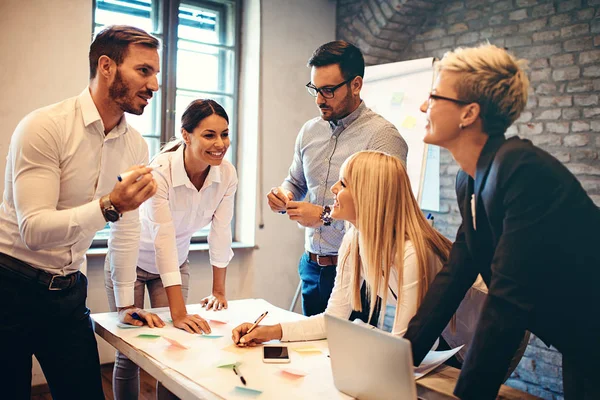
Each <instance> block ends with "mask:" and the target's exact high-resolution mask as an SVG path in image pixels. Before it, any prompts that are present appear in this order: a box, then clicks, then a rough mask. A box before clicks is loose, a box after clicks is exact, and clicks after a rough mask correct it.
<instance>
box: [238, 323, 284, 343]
mask: <svg viewBox="0 0 600 400" xmlns="http://www.w3.org/2000/svg"><path fill="white" fill-rule="evenodd" d="M252 325H253V324H251V323H249V322H245V323H243V324H241V325H238V326H237V327H235V328H233V330H232V331H231V339H232V340H233V343H235V344H236V345H237V346H250V347H254V346H256V345H257V344H260V343H263V342H268V341H269V340H274V339H277V340H280V339H281V336H282V331H281V325H280V324H277V325H263V326H257V327H256V328H254V329H253V330H252V332H250V333H248V330H249V329H250V328H251V327H252Z"/></svg>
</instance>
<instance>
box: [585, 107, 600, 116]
mask: <svg viewBox="0 0 600 400" xmlns="http://www.w3.org/2000/svg"><path fill="white" fill-rule="evenodd" d="M597 115H600V108H598V107H594V108H590V107H587V108H584V109H583V117H584V118H592V117H595V116H597Z"/></svg>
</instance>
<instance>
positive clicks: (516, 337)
mask: <svg viewBox="0 0 600 400" xmlns="http://www.w3.org/2000/svg"><path fill="white" fill-rule="evenodd" d="M456 194H457V200H458V205H459V208H460V213H461V216H462V224H461V226H460V228H459V230H458V233H457V236H456V241H455V242H454V245H453V246H452V251H451V253H450V259H449V261H448V263H447V264H446V265H445V266H444V267H443V269H442V270H441V271H440V272H439V274H438V275H437V276H436V278H435V279H434V281H433V282H432V284H431V286H430V287H429V290H428V292H427V295H426V296H425V298H424V299H423V301H422V304H421V307H420V308H419V310H418V312H417V314H416V315H415V317H414V318H413V319H412V320H411V322H410V324H409V326H408V330H407V332H406V335H405V338H407V339H409V340H410V341H411V342H412V350H413V358H414V362H415V365H418V364H419V363H420V362H421V361H422V359H423V357H424V356H425V355H426V354H427V352H428V350H429V349H430V348H431V346H432V345H433V343H434V341H435V339H436V338H437V337H438V336H439V335H440V333H441V332H442V330H443V329H444V328H445V326H446V325H447V323H448V321H449V320H450V318H451V317H452V315H453V313H454V312H455V310H456V308H457V307H458V305H459V304H460V302H461V301H462V299H463V297H464V295H465V293H466V291H467V290H468V289H469V287H470V286H471V285H472V284H473V282H474V281H475V278H476V277H477V274H479V273H480V274H481V276H482V277H483V279H484V280H485V283H486V284H487V286H488V288H489V294H488V296H487V299H486V302H485V304H484V306H483V309H482V312H481V316H480V319H479V322H478V325H477V329H476V331H475V335H474V337H473V340H472V343H471V347H470V349H469V351H468V353H467V357H466V359H465V363H464V364H463V368H462V371H461V374H460V378H459V380H458V383H457V385H456V388H455V394H456V395H457V396H458V397H460V398H463V399H493V398H495V397H496V394H497V392H498V390H499V388H500V385H501V383H502V381H503V378H504V376H505V374H506V372H507V370H508V366H509V363H510V360H511V357H512V356H513V354H514V353H515V350H516V349H517V347H518V346H519V342H520V341H521V339H522V338H523V335H524V333H525V330H526V329H527V330H529V331H531V332H533V333H534V334H535V335H536V336H538V337H539V338H540V339H542V340H543V341H544V342H545V343H546V344H547V345H554V346H555V347H556V348H557V349H558V350H559V351H560V352H561V353H563V357H570V358H572V359H574V360H575V362H577V363H578V365H580V366H581V367H587V366H590V365H591V362H590V361H588V360H590V357H600V323H599V321H600V295H599V293H600V210H599V209H598V207H597V206H596V205H595V204H594V203H593V202H592V200H591V199H590V198H589V196H588V195H587V194H586V192H585V191H584V189H583V188H582V186H581V184H580V183H579V181H578V180H577V179H576V178H575V177H574V176H573V174H571V173H570V172H569V170H568V169H567V168H565V166H563V165H562V164H561V163H560V162H559V161H558V160H556V159H555V158H554V157H552V156H551V155H549V154H548V153H546V152H545V151H543V150H541V149H539V148H537V147H535V146H534V145H532V144H531V142H530V141H528V140H523V139H520V138H518V137H513V138H510V139H508V140H506V139H505V138H504V137H499V138H498V137H496V138H489V139H488V141H487V143H486V144H485V146H484V148H483V150H482V152H481V155H480V157H479V160H478V162H477V171H476V174H475V179H474V180H473V179H472V178H471V177H470V176H468V175H467V174H466V173H465V172H464V171H459V173H458V175H457V179H456ZM472 195H474V201H475V215H476V223H475V228H476V229H475V228H474V226H473V215H472V211H471V196H472Z"/></svg>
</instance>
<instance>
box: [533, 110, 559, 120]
mask: <svg viewBox="0 0 600 400" xmlns="http://www.w3.org/2000/svg"><path fill="white" fill-rule="evenodd" d="M560 114H561V111H560V108H558V109H552V110H542V111H538V113H537V118H536V119H538V120H557V119H559V118H560Z"/></svg>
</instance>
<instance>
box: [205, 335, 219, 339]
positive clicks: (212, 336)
mask: <svg viewBox="0 0 600 400" xmlns="http://www.w3.org/2000/svg"><path fill="white" fill-rule="evenodd" d="M200 337H202V338H204V339H218V338H222V337H223V335H200Z"/></svg>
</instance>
